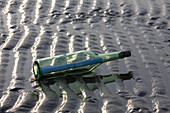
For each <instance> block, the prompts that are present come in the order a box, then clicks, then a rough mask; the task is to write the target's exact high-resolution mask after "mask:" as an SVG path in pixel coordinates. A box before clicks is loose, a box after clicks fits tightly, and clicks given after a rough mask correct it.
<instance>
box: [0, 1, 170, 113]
mask: <svg viewBox="0 0 170 113" xmlns="http://www.w3.org/2000/svg"><path fill="white" fill-rule="evenodd" d="M169 26H170V1H169V0H51V1H49V0H37V1H35V0H23V1H21V0H0V98H1V99H0V112H2V113H4V112H9V113H27V112H32V113H35V112H37V113H48V112H56V113H57V112H61V113H62V112H69V111H70V112H71V113H74V112H76V113H77V112H80V113H81V112H87V113H89V111H90V112H92V113H96V112H99V113H100V112H103V113H105V112H108V113H116V112H117V113H123V112H127V113H131V112H144V113H145V112H146V113H150V112H157V113H164V112H167V113H168V112H170V89H169V87H168V86H169V80H170V77H169V75H170V57H169V56H170V53H169V52H170V27H169ZM79 50H90V51H93V52H96V53H109V52H115V51H119V50H131V51H132V56H131V57H130V58H126V59H124V60H119V61H112V62H109V63H106V65H105V64H104V65H101V66H100V67H99V68H97V69H96V70H95V72H96V73H99V74H100V73H102V74H108V73H111V72H127V71H133V73H134V79H131V80H128V81H122V80H121V79H118V80H117V81H116V82H115V83H110V84H107V85H104V84H103V83H102V82H100V80H99V81H98V90H95V91H92V90H90V89H89V87H88V85H86V84H85V83H84V81H82V80H81V77H80V79H79V80H77V82H78V84H79V86H78V89H77V91H78V92H82V95H81V96H80V95H79V96H77V95H76V92H74V91H76V89H74V88H73V87H71V85H67V81H65V82H64V80H59V81H58V82H57V81H56V82H55V83H54V84H52V83H49V84H47V82H45V81H42V83H40V84H35V81H34V80H33V74H32V70H31V68H32V62H34V61H35V60H36V59H37V58H44V57H48V56H55V55H59V54H65V53H71V52H74V51H79ZM30 78H31V79H30ZM30 80H31V83H30ZM62 81H63V82H62ZM31 85H33V86H32V87H31ZM39 86H41V88H40V87H39ZM79 88H80V89H79ZM81 88H83V89H84V90H81Z"/></svg>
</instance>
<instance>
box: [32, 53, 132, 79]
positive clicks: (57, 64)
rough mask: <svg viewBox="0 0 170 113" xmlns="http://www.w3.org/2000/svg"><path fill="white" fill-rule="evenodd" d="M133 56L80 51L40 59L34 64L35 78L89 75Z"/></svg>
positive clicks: (129, 54)
mask: <svg viewBox="0 0 170 113" xmlns="http://www.w3.org/2000/svg"><path fill="white" fill-rule="evenodd" d="M129 56H131V53H130V51H119V52H113V53H108V54H96V53H94V52H91V51H78V52H74V53H68V54H64V55H58V56H54V57H47V58H42V59H38V60H36V61H35V62H34V63H33V72H34V75H35V78H37V79H41V78H43V77H49V76H54V75H55V76H58V77H63V76H68V75H80V74H83V73H88V72H91V71H92V70H94V69H95V68H96V67H98V66H99V65H100V64H102V63H104V62H108V61H112V60H117V59H122V58H125V57H129Z"/></svg>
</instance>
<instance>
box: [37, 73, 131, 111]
mask: <svg viewBox="0 0 170 113" xmlns="http://www.w3.org/2000/svg"><path fill="white" fill-rule="evenodd" d="M131 78H132V72H129V73H125V74H118V73H115V74H110V75H97V74H96V73H93V72H92V73H89V74H88V75H81V76H76V77H65V78H64V77H63V78H47V79H42V80H39V81H38V84H39V86H40V87H41V89H42V91H43V92H44V94H45V95H46V98H48V100H52V101H53V102H54V101H55V103H56V104H58V105H56V106H55V108H53V109H54V110H55V112H56V113H59V112H61V113H62V112H71V113H72V112H76V111H78V112H79V113H90V112H91V113H101V112H104V111H106V112H110V113H111V112H120V113H121V112H123V108H122V103H121V99H120V98H119V97H118V96H116V95H113V94H112V93H111V91H110V90H109V89H108V87H106V84H107V83H112V82H115V81H116V80H117V79H122V80H129V79H131ZM96 89H98V90H99V93H100V96H101V98H102V103H103V105H102V109H101V104H100V103H101V102H100V100H99V99H98V98H97V96H96V95H95V94H94V91H95V90H96ZM54 93H55V94H54ZM52 98H53V99H52ZM59 98H62V102H61V103H59ZM43 103H45V101H44V102H43ZM42 105H43V104H42ZM42 107H43V106H42ZM44 107H45V106H44ZM47 107H49V109H50V106H46V108H47ZM47 109H48V108H47Z"/></svg>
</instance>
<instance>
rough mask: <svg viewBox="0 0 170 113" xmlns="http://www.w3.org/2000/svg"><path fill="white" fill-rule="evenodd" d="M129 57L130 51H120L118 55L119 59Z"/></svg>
mask: <svg viewBox="0 0 170 113" xmlns="http://www.w3.org/2000/svg"><path fill="white" fill-rule="evenodd" d="M130 56H131V52H130V51H122V52H120V53H119V57H120V58H125V57H130Z"/></svg>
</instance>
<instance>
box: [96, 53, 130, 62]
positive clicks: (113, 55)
mask: <svg viewBox="0 0 170 113" xmlns="http://www.w3.org/2000/svg"><path fill="white" fill-rule="evenodd" d="M98 56H99V57H101V58H102V59H103V62H107V61H112V60H117V59H122V58H125V57H129V56H131V52H130V51H119V52H113V53H107V54H98Z"/></svg>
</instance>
